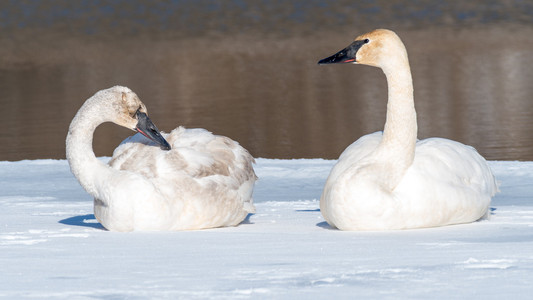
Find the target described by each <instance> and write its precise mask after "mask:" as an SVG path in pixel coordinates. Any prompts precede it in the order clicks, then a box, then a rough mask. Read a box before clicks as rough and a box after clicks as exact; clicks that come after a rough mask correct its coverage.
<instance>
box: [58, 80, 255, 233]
mask: <svg viewBox="0 0 533 300" xmlns="http://www.w3.org/2000/svg"><path fill="white" fill-rule="evenodd" d="M139 111H140V112H139ZM136 112H137V115H136ZM145 112H146V108H145V106H144V104H142V103H141V102H140V100H139V98H138V97H137V96H136V95H135V94H134V93H133V92H132V91H131V90H129V89H128V88H125V87H118V86H117V87H113V88H110V89H107V90H103V91H100V92H98V93H96V94H95V95H94V96H93V97H91V98H89V99H88V100H87V101H86V102H85V104H84V105H83V106H82V108H80V110H79V111H78V113H77V114H76V116H75V117H74V119H73V120H72V123H71V125H70V128H69V134H68V136H67V147H66V149H67V159H68V161H69V164H70V167H71V170H72V173H73V174H74V175H75V176H76V178H77V179H78V181H79V182H80V184H81V185H82V186H83V187H84V188H85V190H86V191H87V192H88V193H89V194H91V195H92V196H94V198H95V199H94V214H95V217H96V218H97V219H98V221H99V222H100V223H101V224H102V225H103V226H104V227H105V228H107V229H109V230H113V231H132V230H192V229H204V228H213V227H222V226H234V225H237V224H239V223H240V222H241V221H243V220H244V219H245V218H246V216H247V215H248V213H250V212H253V211H254V206H253V203H252V191H253V186H254V182H255V180H256V176H255V173H254V171H253V168H252V163H253V158H252V156H251V155H250V154H249V153H248V151H246V150H245V149H244V148H242V147H241V146H239V145H238V144H237V143H236V142H234V141H232V140H231V139H229V138H227V137H222V136H216V135H213V134H211V133H210V132H207V131H205V130H202V129H184V128H182V127H178V128H176V129H174V130H173V131H172V132H171V133H170V134H168V135H165V134H163V135H164V136H165V137H163V136H160V137H158V136H157V134H158V133H159V131H158V130H157V128H155V126H153V124H152V123H151V121H149V119H148V121H149V126H148V129H146V128H145V129H143V128H142V127H139V124H140V123H141V121H140V120H141V119H142V115H144V116H146V115H145ZM146 119H147V117H146ZM109 121H110V122H115V123H117V124H119V125H122V126H124V127H127V128H131V129H134V130H137V131H139V132H141V133H143V134H144V135H147V136H148V137H149V138H150V139H152V141H151V140H150V139H148V138H146V137H144V136H143V135H141V134H140V133H139V134H137V135H134V136H132V137H130V138H128V139H126V140H125V141H124V142H122V144H121V145H120V146H119V147H117V149H115V151H114V153H113V158H112V159H111V161H110V162H109V166H108V165H106V164H104V163H102V162H100V161H99V160H98V159H96V157H95V155H94V152H93V150H92V136H93V132H94V129H95V128H96V127H97V126H98V125H99V124H101V123H103V122H109ZM149 131H152V132H149ZM165 138H166V140H168V143H169V144H170V146H171V147H172V149H171V150H169V151H165V150H162V149H160V148H159V147H158V146H157V145H158V144H159V145H161V147H162V148H165V149H170V146H169V145H168V144H165V143H167V142H166V140H165Z"/></svg>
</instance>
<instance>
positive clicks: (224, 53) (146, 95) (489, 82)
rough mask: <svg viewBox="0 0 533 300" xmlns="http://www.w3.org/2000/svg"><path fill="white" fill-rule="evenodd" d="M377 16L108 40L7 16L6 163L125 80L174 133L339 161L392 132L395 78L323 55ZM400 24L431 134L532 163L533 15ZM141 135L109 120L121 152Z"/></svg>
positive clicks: (109, 132) (270, 153) (104, 146)
mask: <svg viewBox="0 0 533 300" xmlns="http://www.w3.org/2000/svg"><path fill="white" fill-rule="evenodd" d="M295 2H298V1H295ZM319 2H320V1H319ZM199 14H200V15H201V14H202V12H199ZM201 18H202V17H201V16H199V17H198V18H194V20H197V19H201ZM316 18H318V17H316ZM280 22H281V21H280ZM317 22H318V21H317ZM273 24H277V23H273ZM299 24H300V23H299ZM313 24H316V22H315V23H313ZM4 25H5V24H4ZM300 25H301V26H304V25H305V22H304V24H303V25H302V24H300ZM334 25H335V24H334ZM386 25H387V27H389V28H392V27H391V26H393V25H394V24H386ZM216 26H219V27H220V25H216ZM272 26H274V25H272ZM370 26H372V24H370V25H368V26H366V27H365V26H360V27H353V28H350V29H347V28H346V27H342V28H340V30H334V28H332V27H333V26H330V27H327V26H324V27H323V28H318V27H320V26H318V27H317V26H316V25H315V26H313V27H312V28H313V30H312V31H305V30H300V31H297V32H296V33H291V32H289V33H287V32H284V31H283V30H279V29H276V28H274V29H272V30H269V28H261V29H258V30H257V31H252V30H243V31H242V32H235V31H231V30H230V29H231V28H230V29H228V30H229V32H228V33H225V32H224V31H219V32H218V33H217V34H214V35H196V34H190V35H182V36H161V35H154V34H150V33H141V34H124V35H117V34H112V35H106V36H104V37H101V36H99V35H94V34H93V35H90V34H89V35H79V34H78V35H70V34H57V32H65V29H64V28H60V29H57V30H56V29H54V30H40V29H36V28H35V27H31V28H30V29H27V28H25V27H24V26H22V28H19V29H16V30H15V29H13V28H14V27H13V26H11V25H10V26H7V25H5V26H4V27H3V30H4V32H3V33H4V34H3V36H2V37H0V39H1V40H2V45H3V46H2V48H1V49H0V52H1V53H0V54H2V60H1V62H0V104H1V107H2V112H3V113H2V123H3V130H2V131H0V140H1V141H2V143H1V144H0V160H21V159H37V158H64V157H65V154H64V148H65V146H64V140H65V137H66V134H67V129H68V125H69V123H70V121H71V119H72V117H73V116H74V114H75V113H76V111H77V110H78V108H79V107H80V106H81V105H82V104H83V102H84V101H85V100H86V99H87V98H89V97H90V96H91V95H93V94H94V93H95V92H97V91H98V90H100V89H104V88H108V87H111V86H113V85H117V84H119V85H125V86H128V87H130V88H131V89H132V90H133V91H135V92H136V93H137V94H138V95H139V97H140V98H141V100H143V102H144V103H145V104H146V105H147V107H148V111H149V113H150V116H151V118H152V120H153V121H154V122H155V123H156V124H157V126H158V127H159V128H160V129H161V130H164V131H170V130H172V129H173V128H175V127H177V126H179V125H182V126H186V127H191V128H192V127H202V128H206V129H208V130H210V131H212V132H213V133H216V134H221V135H227V136H229V137H231V138H233V139H235V140H237V141H239V142H240V143H241V144H242V145H243V146H244V147H246V148H247V149H249V150H250V152H251V153H252V154H253V155H254V156H256V157H270V158H311V157H322V158H337V157H338V155H339V154H340V153H341V152H342V150H343V149H344V148H345V147H346V146H348V145H349V144H350V143H351V142H353V141H354V140H356V139H357V138H359V137H360V136H362V135H364V134H368V133H371V132H374V131H378V130H382V128H383V124H384V122H385V111H386V99H387V91H386V81H385V76H384V75H383V74H382V72H381V71H380V70H379V69H376V68H372V67H367V66H354V65H328V66H318V65H317V64H316V63H317V61H318V60H319V59H321V58H324V57H326V56H329V55H331V54H333V53H335V52H336V51H338V50H340V49H341V48H343V47H345V46H346V45H348V44H349V43H350V42H351V41H352V39H353V37H355V36H356V35H358V34H361V33H364V32H365V31H367V30H369V29H371V28H373V27H370ZM398 27H399V29H397V30H396V31H397V33H398V34H399V35H400V36H401V38H402V39H403V41H404V43H405V44H406V46H407V50H408V53H409V59H410V62H411V66H412V71H413V78H414V85H415V103H416V108H417V113H418V123H419V124H418V125H419V138H426V137H432V136H438V137H446V138H450V139H454V140H458V141H460V142H463V143H466V144H469V145H472V146H474V147H475V148H476V149H478V151H479V152H480V153H481V154H482V155H484V156H485V157H486V158H487V159H491V160H533V139H532V130H533V67H531V66H533V29H532V28H533V27H532V26H526V25H523V24H518V25H517V24H510V25H508V26H501V25H490V26H482V27H480V26H469V27H465V28H461V27H457V26H454V27H453V28H451V27H449V26H448V27H447V26H411V25H410V26H398ZM6 28H7V29H6ZM98 28H99V27H98ZM217 28H218V27H217ZM359 28H360V30H358V29H359ZM6 30H8V31H9V30H11V31H9V32H8V33H10V34H6ZM190 30H191V32H192V31H194V32H196V31H198V30H200V31H201V28H200V29H198V27H193V28H192V29H190ZM117 36H119V37H120V38H117ZM130 134H132V132H131V131H129V130H127V129H123V128H119V127H117V126H116V125H113V124H104V125H102V126H101V127H99V128H98V129H97V132H96V135H95V140H94V148H95V152H96V154H97V155H107V156H109V155H111V154H112V151H113V149H114V148H115V147H116V146H117V145H118V143H120V141H121V140H123V139H124V138H125V137H127V136H128V135H130Z"/></svg>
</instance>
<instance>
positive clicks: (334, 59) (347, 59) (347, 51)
mask: <svg viewBox="0 0 533 300" xmlns="http://www.w3.org/2000/svg"><path fill="white" fill-rule="evenodd" d="M366 43H367V42H366V40H363V41H355V42H353V43H351V44H350V45H349V46H348V47H346V48H344V49H342V50H341V51H339V52H337V53H335V54H333V55H332V56H330V57H326V58H324V59H321V60H320V61H319V62H318V64H319V65H324V64H340V63H355V62H357V61H356V60H355V54H356V53H357V51H358V50H359V48H361V46H363V45H364V44H366Z"/></svg>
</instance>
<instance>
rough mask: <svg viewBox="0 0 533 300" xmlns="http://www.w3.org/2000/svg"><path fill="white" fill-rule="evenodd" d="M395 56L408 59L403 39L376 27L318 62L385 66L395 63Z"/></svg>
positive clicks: (389, 31)
mask: <svg viewBox="0 0 533 300" xmlns="http://www.w3.org/2000/svg"><path fill="white" fill-rule="evenodd" d="M394 58H405V59H407V52H406V50H405V46H404V45H403V43H402V41H401V40H400V38H399V37H398V35H396V33H394V32H393V31H391V30H388V29H376V30H374V31H371V32H369V33H365V34H363V35H360V36H358V37H357V38H356V39H355V41H354V42H353V43H351V44H350V45H349V46H348V47H346V48H344V49H342V50H341V51H339V52H337V53H335V54H333V55H332V56H330V57H326V58H324V59H322V60H320V61H319V62H318V64H337V63H354V64H363V65H370V66H374V67H380V68H384V67H386V66H387V65H388V64H390V63H393V62H394V61H395V59H394Z"/></svg>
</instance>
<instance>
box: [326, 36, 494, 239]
mask: <svg viewBox="0 0 533 300" xmlns="http://www.w3.org/2000/svg"><path fill="white" fill-rule="evenodd" d="M351 62H353V63H361V64H367V65H372V66H376V67H380V68H381V69H382V70H383V72H384V73H385V75H386V77H387V83H388V92H389V93H388V94H389V101H388V104H387V120H386V123H385V128H384V131H383V133H381V132H376V133H373V134H369V135H366V136H363V137H361V138H360V139H359V140H357V141H356V142H354V143H353V144H352V145H350V146H349V147H348V148H346V150H345V151H344V152H343V153H342V154H341V156H340V158H339V160H338V162H337V164H336V165H335V166H334V167H333V169H332V170H331V173H330V175H329V177H328V179H327V182H326V184H325V187H324V191H323V193H322V197H321V199H320V210H321V212H322V215H323V216H324V218H325V219H326V221H327V222H328V223H329V224H330V225H331V226H333V227H336V228H339V229H342V230H391V229H407V228H422V227H435V226H444V225H450V224H459V223H468V222H473V221H476V220H478V219H480V218H482V217H483V216H485V215H487V214H488V209H489V205H490V201H491V198H492V196H493V195H494V194H495V193H496V192H497V190H498V188H497V184H496V181H495V179H494V176H493V174H492V172H491V170H490V168H489V166H488V165H487V162H486V161H485V159H484V158H483V157H482V156H481V155H479V154H478V153H477V151H476V150H475V149H474V148H472V147H470V146H466V145H463V144H461V143H458V142H455V141H451V140H447V139H442V138H431V139H426V140H422V141H417V138H416V136H417V124H416V112H415V107H414V99H413V85H412V78H411V71H410V68H409V62H408V58H407V52H406V50H405V47H404V45H403V43H402V42H401V40H400V38H399V37H398V36H397V35H396V34H395V33H394V32H392V31H389V30H384V29H378V30H375V31H372V32H370V33H367V34H365V35H362V36H360V37H358V38H356V40H355V42H353V43H352V44H351V45H350V46H348V47H347V48H345V49H343V50H341V51H339V52H338V53H336V54H335V55H333V56H331V57H328V58H325V59H323V60H321V61H320V62H319V63H321V64H327V63H351Z"/></svg>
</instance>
